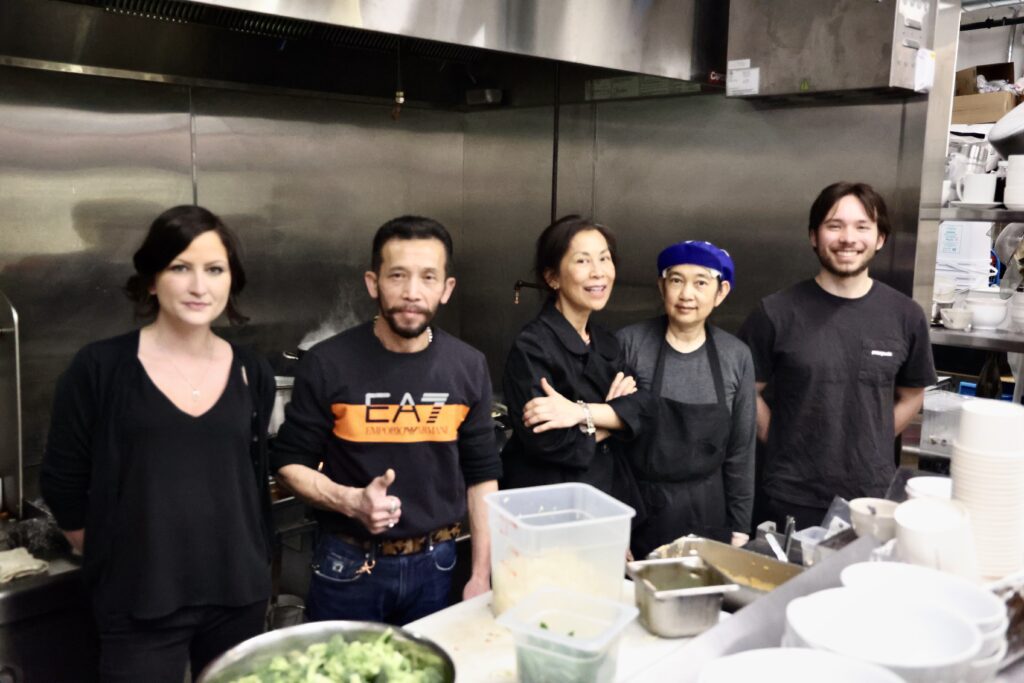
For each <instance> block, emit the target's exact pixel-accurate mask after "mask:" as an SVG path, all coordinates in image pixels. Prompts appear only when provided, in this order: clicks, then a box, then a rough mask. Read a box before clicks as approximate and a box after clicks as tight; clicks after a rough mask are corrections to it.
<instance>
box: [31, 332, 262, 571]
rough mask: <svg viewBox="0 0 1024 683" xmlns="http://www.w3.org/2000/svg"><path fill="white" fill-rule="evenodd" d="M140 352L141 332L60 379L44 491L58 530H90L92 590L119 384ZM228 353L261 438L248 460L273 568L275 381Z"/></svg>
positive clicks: (246, 357) (105, 536)
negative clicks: (240, 370)
mask: <svg viewBox="0 0 1024 683" xmlns="http://www.w3.org/2000/svg"><path fill="white" fill-rule="evenodd" d="M138 348H139V331H138V330H135V331H133V332H129V333H127V334H123V335H120V336H117V337H113V338H110V339H104V340H102V341H98V342H93V343H91V344H88V345H87V346H85V347H83V348H82V349H81V350H80V351H79V352H78V353H77V354H76V355H75V357H74V359H73V360H72V361H71V365H70V366H69V367H68V369H67V370H66V371H65V372H64V374H63V375H61V377H60V380H59V381H58V383H57V392H56V396H55V397H54V403H53V415H52V416H51V419H50V434H49V438H48V440H47V444H46V452H45V453H44V455H43V463H42V468H41V470H40V474H39V486H40V489H41V491H42V494H43V499H44V500H45V501H46V504H47V505H48V506H49V507H50V510H51V511H52V512H53V515H54V517H55V518H56V520H57V524H58V525H59V526H60V528H62V529H66V530H69V531H71V530H75V529H81V528H85V538H86V542H85V555H84V559H83V573H84V576H85V579H86V581H87V582H89V583H92V582H93V581H95V579H96V578H97V576H98V571H99V568H100V567H101V565H102V564H103V561H104V559H105V558H106V556H107V553H108V552H109V549H110V542H111V534H112V531H113V516H114V512H115V509H116V503H117V491H118V486H119V478H120V476H121V462H120V451H119V448H118V430H117V425H118V415H120V414H121V412H122V406H123V401H124V398H125V397H124V394H125V392H124V390H123V387H124V382H123V381H122V380H123V378H124V377H125V376H126V370H127V369H128V368H129V367H130V364H131V363H134V362H135V358H136V356H137V355H138ZM231 348H232V350H233V352H234V354H235V357H236V358H237V359H238V360H239V361H240V362H241V364H242V366H243V367H244V368H245V373H246V378H247V379H248V382H249V389H250V390H251V391H252V396H253V406H255V410H254V412H253V414H252V430H253V433H254V434H255V435H256V436H257V438H256V439H255V440H254V441H253V442H252V445H251V448H250V453H251V456H252V465H253V470H254V472H255V475H256V481H257V485H258V486H259V487H260V500H261V506H262V508H263V510H262V512H263V515H262V516H263V527H264V533H265V535H266V538H267V549H268V561H269V559H270V558H269V551H270V548H271V539H272V538H273V535H272V523H271V511H270V487H269V479H268V477H269V467H268V458H267V428H268V425H269V422H270V412H271V410H272V409H273V407H274V393H275V386H274V374H273V371H272V370H271V368H270V364H269V363H267V361H266V360H264V359H263V358H261V357H259V356H257V355H256V354H254V353H252V352H251V351H248V350H246V349H243V348H240V347H237V346H235V345H234V344H232V346H231Z"/></svg>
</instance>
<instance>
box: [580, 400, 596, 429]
mask: <svg viewBox="0 0 1024 683" xmlns="http://www.w3.org/2000/svg"><path fill="white" fill-rule="evenodd" d="M576 405H578V406H579V407H580V408H583V417H585V418H586V419H587V423H586V424H582V425H580V431H581V432H583V433H584V434H586V435H588V436H593V435H594V434H595V433H597V427H595V426H594V416H593V415H591V414H590V406H588V405H587V404H586V403H584V402H583V401H576Z"/></svg>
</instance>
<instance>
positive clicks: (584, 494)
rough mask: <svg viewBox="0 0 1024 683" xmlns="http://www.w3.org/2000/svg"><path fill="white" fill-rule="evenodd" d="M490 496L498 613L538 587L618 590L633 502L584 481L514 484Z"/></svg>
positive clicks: (602, 593) (601, 593) (609, 593)
mask: <svg viewBox="0 0 1024 683" xmlns="http://www.w3.org/2000/svg"><path fill="white" fill-rule="evenodd" d="M485 500H486V502H487V506H488V516H487V518H488V526H489V528H490V532H491V584H492V588H493V591H494V595H493V599H492V601H491V607H492V609H493V611H494V613H495V615H499V614H501V613H502V612H504V611H505V610H507V609H508V608H510V607H512V606H513V605H515V604H516V603H518V602H519V601H520V600H522V599H523V598H525V597H526V596H527V595H530V594H531V593H533V592H534V591H536V590H538V589H540V588H567V589H570V590H573V591H577V592H580V593H586V594H589V595H595V596H597V597H603V598H607V599H609V600H615V599H617V598H618V597H619V595H620V594H621V592H622V579H623V576H624V574H625V568H626V548H627V547H628V546H629V526H630V519H631V518H632V517H633V516H634V515H635V514H636V512H635V511H634V510H633V508H631V507H629V506H628V505H624V504H622V503H620V502H619V501H617V500H616V499H614V498H612V497H611V496H609V495H607V494H605V493H602V492H601V491H599V490H597V489H596V488H594V487H593V486H590V485H588V484H579V483H569V484H552V485H549V486H532V487H528V488H521V489H508V490H505V491H497V492H495V493H489V494H488V495H487V496H486V497H485Z"/></svg>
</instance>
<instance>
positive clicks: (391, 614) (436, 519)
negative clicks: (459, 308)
mask: <svg viewBox="0 0 1024 683" xmlns="http://www.w3.org/2000/svg"><path fill="white" fill-rule="evenodd" d="M451 252H452V247H451V237H449V235H448V232H447V231H446V230H445V229H444V227H443V226H442V225H441V224H440V223H438V222H436V221H433V220H430V219H428V218H420V217H416V216H403V217H401V218H396V219H394V220H391V221H388V222H387V223H385V224H384V225H383V226H382V227H381V228H380V229H379V230H378V231H377V235H376V236H375V237H374V241H373V260H372V269H371V270H370V271H367V273H366V275H365V280H366V288H367V290H368V291H369V293H370V296H371V297H373V298H374V299H376V300H377V302H378V305H379V308H380V314H379V315H378V316H377V317H376V318H374V320H373V322H369V323H364V324H362V325H359V326H357V327H354V328H352V329H350V330H347V331H345V332H342V333H341V334H338V335H335V336H334V337H331V338H330V339H327V340H326V341H323V342H321V343H320V344H317V345H316V346H314V347H313V348H312V349H310V351H309V352H308V353H307V354H305V355H304V356H303V358H302V361H301V362H300V364H299V367H298V369H297V371H296V375H295V384H294V388H293V390H292V399H291V402H290V403H289V404H288V406H287V408H286V409H285V422H284V424H283V425H282V426H281V430H280V431H279V432H278V435H277V438H276V440H275V443H274V446H273V452H272V455H271V464H272V466H273V467H274V469H276V470H277V474H278V477H279V478H280V479H281V480H282V481H283V482H284V483H285V484H286V485H287V486H288V487H289V488H291V489H292V490H294V491H295V492H296V493H297V494H298V495H299V496H300V497H302V498H304V499H305V500H307V501H309V502H310V503H311V504H312V505H314V506H315V507H316V508H318V510H317V520H318V521H319V523H320V535H319V538H318V541H317V547H316V550H315V552H314V557H313V575H312V578H311V581H310V589H309V597H308V599H307V605H306V608H307V615H308V617H309V618H310V620H313V621H318V620H325V619H350V620H363V621H382V622H387V623H392V624H405V623H408V622H410V621H414V620H415V619H418V618H420V617H423V616H426V615H427V614H430V613H431V612H434V611H436V610H438V609H441V608H443V607H446V606H447V604H448V593H449V589H450V586H451V571H452V569H453V568H454V566H455V542H454V539H455V537H456V536H457V535H458V534H459V522H461V520H462V519H463V517H464V516H465V515H466V513H467V510H468V515H469V524H470V529H471V531H472V550H473V560H472V575H471V577H470V579H469V582H468V583H467V584H466V587H465V590H464V591H463V597H465V598H470V597H473V596H475V595H478V594H480V593H484V592H486V591H487V590H489V589H490V536H489V533H488V528H487V511H486V506H485V503H484V496H485V495H486V494H487V493H490V492H492V491H496V490H497V478H498V477H499V476H500V475H501V461H500V459H499V457H498V450H497V447H496V445H495V439H494V429H493V427H492V420H491V398H492V397H491V381H490V377H489V375H488V372H487V362H486V360H485V359H484V356H483V354H482V353H480V352H479V351H477V350H476V349H474V348H472V347H471V346H469V345H468V344H465V343H463V342H461V341H459V340H458V339H456V338H454V337H452V336H451V335H449V334H446V333H445V332H444V331H443V330H440V329H434V328H433V327H431V325H430V322H431V320H432V319H433V317H434V315H435V314H436V313H437V310H438V308H439V307H440V306H441V304H444V303H446V302H447V301H448V298H449V297H450V296H451V293H452V289H453V288H454V287H455V278H453V277H451V276H450V274H449V272H448V264H449V263H450V262H451ZM321 463H322V467H320V464H321Z"/></svg>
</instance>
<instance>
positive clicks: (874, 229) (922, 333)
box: [739, 182, 935, 528]
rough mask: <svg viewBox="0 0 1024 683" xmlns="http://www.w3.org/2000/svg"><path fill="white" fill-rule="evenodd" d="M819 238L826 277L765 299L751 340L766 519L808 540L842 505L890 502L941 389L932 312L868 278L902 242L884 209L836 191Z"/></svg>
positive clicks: (867, 190)
mask: <svg viewBox="0 0 1024 683" xmlns="http://www.w3.org/2000/svg"><path fill="white" fill-rule="evenodd" d="M808 232H809V235H810V242H811V247H812V248H813V249H814V251H815V253H816V254H817V256H818V260H819V261H820V262H821V268H820V270H819V272H818V274H817V275H816V276H815V277H814V278H813V279H811V280H807V281H804V282H801V283H798V284H796V285H794V286H792V287H789V288H788V289H784V290H782V291H780V292H776V293H775V294H772V295H771V296H768V297H766V298H765V299H763V300H762V301H761V303H760V305H759V306H758V307H757V309H755V310H754V312H753V313H751V315H750V317H749V318H748V319H747V320H746V322H745V323H744V324H743V326H742V328H741V329H740V332H739V336H740V338H741V339H743V340H744V341H746V342H747V344H748V345H749V346H750V350H751V353H752V355H753V358H754V367H755V374H756V379H757V384H756V386H757V391H758V399H757V423H758V424H757V428H758V439H759V440H760V441H762V442H764V444H765V450H764V453H765V456H764V461H763V464H762V474H761V483H760V487H759V490H758V492H757V495H758V499H759V500H758V503H757V504H758V508H759V509H760V510H761V512H762V518H767V519H773V520H775V521H776V523H778V524H781V523H782V522H783V521H784V519H785V516H786V515H793V516H794V517H795V518H796V521H797V527H798V528H805V527H808V526H813V525H815V524H820V523H821V521H822V518H823V517H824V515H825V513H826V512H827V509H828V506H829V504H830V503H831V501H832V498H833V497H834V496H836V495H839V496H842V497H843V498H846V499H852V498H857V497H860V496H874V497H881V496H883V495H884V494H885V492H886V488H887V487H888V485H889V482H890V480H891V478H892V475H893V473H894V471H895V463H894V462H893V453H892V449H893V440H894V439H895V438H896V435H897V434H899V433H900V432H901V431H903V429H904V427H906V426H907V424H908V423H909V422H910V420H911V419H912V418H913V416H914V415H916V414H917V413H918V411H919V410H920V409H921V405H922V403H923V402H924V390H925V387H927V386H928V385H930V384H933V383H934V382H935V369H934V366H933V363H932V354H931V345H930V342H929V338H928V322H927V319H926V318H925V315H924V312H923V311H922V310H921V308H920V306H918V305H917V304H916V303H914V301H913V300H912V299H910V298H908V297H907V296H905V295H903V294H901V293H900V292H898V291H896V290H895V289H893V288H891V287H888V286H887V285H885V284H883V283H881V282H878V281H876V280H873V279H871V277H870V276H869V275H868V265H869V264H870V262H871V259H872V258H874V256H875V254H876V253H877V252H878V251H879V250H880V249H881V248H882V247H883V245H884V244H885V241H886V239H887V238H888V236H889V232H890V226H889V217H888V211H887V209H886V206H885V201H884V200H883V199H882V197H881V196H880V195H879V194H878V193H877V192H875V190H874V189H872V188H871V187H870V186H869V185H865V184H863V183H847V182H841V183H835V184H833V185H830V186H828V187H826V188H825V189H824V190H822V191H821V193H820V194H819V195H818V198H817V199H816V200H815V201H814V204H813V205H812V206H811V211H810V220H809V223H808ZM766 386H767V387H768V391H769V394H770V396H771V408H769V406H768V404H767V403H766V402H765V400H764V398H763V394H764V391H765V387H766ZM755 521H758V520H755Z"/></svg>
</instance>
